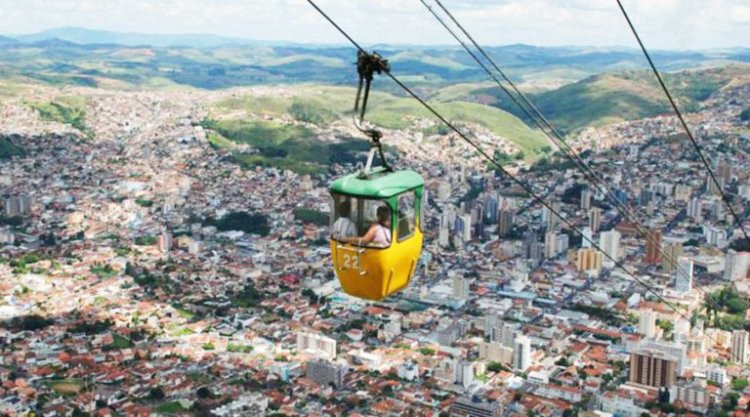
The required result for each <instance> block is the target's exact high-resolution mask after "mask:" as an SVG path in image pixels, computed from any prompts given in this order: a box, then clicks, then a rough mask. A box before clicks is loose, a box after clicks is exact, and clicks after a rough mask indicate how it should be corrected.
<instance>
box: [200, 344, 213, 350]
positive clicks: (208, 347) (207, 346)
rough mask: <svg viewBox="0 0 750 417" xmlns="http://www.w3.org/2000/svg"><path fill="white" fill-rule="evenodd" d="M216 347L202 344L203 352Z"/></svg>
mask: <svg viewBox="0 0 750 417" xmlns="http://www.w3.org/2000/svg"><path fill="white" fill-rule="evenodd" d="M214 349H216V347H215V346H214V345H213V343H204V344H203V350H214Z"/></svg>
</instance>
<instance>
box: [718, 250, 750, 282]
mask: <svg viewBox="0 0 750 417" xmlns="http://www.w3.org/2000/svg"><path fill="white" fill-rule="evenodd" d="M749 271H750V252H736V251H734V250H733V249H729V250H728V251H727V254H726V257H725V258H724V279H725V280H727V281H740V280H744V279H746V278H747V275H748V272H749Z"/></svg>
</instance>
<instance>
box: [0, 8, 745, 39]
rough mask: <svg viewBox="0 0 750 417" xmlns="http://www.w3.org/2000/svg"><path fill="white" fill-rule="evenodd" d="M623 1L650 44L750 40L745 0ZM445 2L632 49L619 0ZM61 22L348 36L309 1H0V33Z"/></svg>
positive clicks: (430, 33) (467, 19) (512, 35)
mask: <svg viewBox="0 0 750 417" xmlns="http://www.w3.org/2000/svg"><path fill="white" fill-rule="evenodd" d="M425 1H428V2H430V3H432V2H433V1H434V0H425ZM622 1H623V4H624V6H625V8H626V10H628V12H629V13H630V15H631V18H632V20H633V22H634V24H635V26H636V28H637V29H638V30H639V32H640V34H641V36H642V38H643V40H644V42H645V43H646V45H647V46H648V47H649V48H653V49H680V50H685V49H715V48H727V47H742V46H748V45H750V0H622ZM316 2H317V3H318V5H319V6H320V7H321V8H322V9H323V10H325V11H326V12H327V13H329V14H330V15H331V17H333V19H334V20H335V21H336V22H337V23H339V24H340V25H342V26H343V27H344V29H345V30H346V31H347V32H349V33H350V34H351V35H352V36H353V37H354V38H355V39H356V40H357V41H358V42H360V43H362V44H363V45H372V44H382V43H388V44H421V45H433V44H440V45H452V44H454V41H453V39H452V38H450V35H448V33H447V32H446V31H445V30H444V29H443V28H442V27H441V26H440V25H439V24H438V22H437V21H436V20H434V18H433V17H432V16H431V15H430V14H429V12H428V11H427V9H426V8H425V7H424V5H423V4H422V3H421V2H420V0H316ZM443 4H444V5H445V6H446V7H447V8H448V9H449V10H451V11H452V12H453V13H454V15H455V16H456V17H457V18H458V19H459V21H461V23H462V24H464V26H465V27H467V29H469V31H470V32H471V33H472V34H473V35H474V37H475V38H476V39H477V41H479V42H480V43H482V44H484V45H508V44H517V43H523V44H530V45H539V46H561V45H578V46H629V47H637V45H636V43H635V40H634V38H633V36H632V34H631V33H630V32H629V31H628V28H627V26H626V23H625V20H624V19H623V17H622V15H621V14H620V11H619V9H618V7H617V3H616V1H615V0H443ZM432 5H433V6H434V3H432ZM66 26H77V27H85V28H88V29H98V30H111V31H118V32H139V33H164V34H179V33H191V34H196V33H206V34H216V35H223V36H229V37H239V38H244V39H249V40H261V41H291V42H301V43H325V44H343V43H344V42H345V40H344V39H343V38H342V37H341V35H340V34H338V32H336V31H334V30H333V28H332V27H331V26H330V24H329V23H328V22H326V21H325V20H324V19H323V18H322V17H321V16H320V15H319V14H318V13H317V12H316V11H315V10H314V9H313V8H312V7H311V6H310V5H309V4H308V3H307V1H306V0H242V1H241V0H152V1H146V0H0V34H4V35H13V34H28V33H34V32H38V31H42V30H45V29H51V28H56V27H66Z"/></svg>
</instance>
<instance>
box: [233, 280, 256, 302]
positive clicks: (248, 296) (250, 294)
mask: <svg viewBox="0 0 750 417" xmlns="http://www.w3.org/2000/svg"><path fill="white" fill-rule="evenodd" d="M261 300H263V294H261V292H260V291H258V289H257V288H255V285H254V284H252V283H250V284H247V285H245V288H243V289H242V291H241V292H240V293H239V294H237V296H236V297H234V299H233V300H232V303H233V304H234V306H235V307H242V308H248V307H255V306H257V305H258V303H259V302H260V301H261Z"/></svg>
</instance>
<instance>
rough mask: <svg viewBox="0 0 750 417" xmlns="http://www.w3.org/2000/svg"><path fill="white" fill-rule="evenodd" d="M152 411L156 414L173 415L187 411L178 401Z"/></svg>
mask: <svg viewBox="0 0 750 417" xmlns="http://www.w3.org/2000/svg"><path fill="white" fill-rule="evenodd" d="M154 411H156V412H157V413H164V414H175V413H180V412H183V411H188V410H186V409H184V408H183V407H182V405H181V404H180V402H179V401H172V402H169V403H164V404H160V405H158V406H157V407H156V408H155V409H154Z"/></svg>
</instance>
